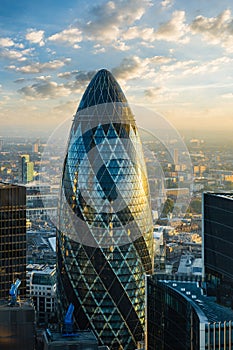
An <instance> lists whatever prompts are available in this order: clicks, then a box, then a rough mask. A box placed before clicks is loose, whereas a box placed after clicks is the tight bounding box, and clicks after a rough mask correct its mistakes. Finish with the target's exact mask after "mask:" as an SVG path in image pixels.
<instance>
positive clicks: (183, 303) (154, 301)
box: [146, 275, 233, 350]
mask: <svg viewBox="0 0 233 350" xmlns="http://www.w3.org/2000/svg"><path fill="white" fill-rule="evenodd" d="M146 340H147V350H187V349H192V350H205V349H206V350H207V349H215V350H230V349H232V346H233V310H232V309H231V308H228V307H225V306H221V305H219V304H218V303H217V302H216V299H213V297H209V296H207V295H206V284H205V283H204V282H202V281H201V280H200V279H198V277H196V278H195V279H190V278H189V279H188V278H187V279H186V280H185V278H183V280H182V279H181V278H180V279H179V280H178V279H177V280H176V279H175V278H171V276H156V275H154V276H148V278H147V336H146Z"/></svg>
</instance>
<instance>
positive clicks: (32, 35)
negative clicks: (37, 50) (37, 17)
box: [26, 29, 45, 46]
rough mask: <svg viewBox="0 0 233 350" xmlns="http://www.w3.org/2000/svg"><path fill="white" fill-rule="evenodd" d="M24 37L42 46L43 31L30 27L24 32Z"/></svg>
mask: <svg viewBox="0 0 233 350" xmlns="http://www.w3.org/2000/svg"><path fill="white" fill-rule="evenodd" d="M26 39H27V40H28V41H29V42H30V43H32V44H38V45H39V46H44V44H45V43H44V31H43V30H33V29H30V30H29V31H28V33H27V34H26Z"/></svg>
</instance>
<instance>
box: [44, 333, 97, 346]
mask: <svg viewBox="0 0 233 350" xmlns="http://www.w3.org/2000/svg"><path fill="white" fill-rule="evenodd" d="M44 337H45V339H46V342H47V344H48V343H55V342H57V343H64V344H65V343H67V342H69V343H76V344H77V343H78V344H80V343H81V344H85V343H87V344H93V345H96V348H97V346H98V341H97V338H96V336H95V335H94V333H93V332H92V331H90V330H78V331H77V332H76V335H74V336H72V335H69V336H67V335H65V334H62V333H60V332H57V331H51V330H49V331H45V332H44Z"/></svg>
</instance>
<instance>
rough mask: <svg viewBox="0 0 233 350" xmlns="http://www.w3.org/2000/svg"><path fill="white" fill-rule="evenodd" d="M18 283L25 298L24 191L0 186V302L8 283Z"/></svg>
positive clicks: (15, 186)
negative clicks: (19, 281) (17, 281)
mask: <svg viewBox="0 0 233 350" xmlns="http://www.w3.org/2000/svg"><path fill="white" fill-rule="evenodd" d="M17 278H18V279H20V280H21V287H20V295H21V296H22V297H25V295H26V189H25V187H23V186H17V185H12V184H4V183H0V299H2V298H8V295H9V289H10V286H11V283H13V282H15V280H16V279H17Z"/></svg>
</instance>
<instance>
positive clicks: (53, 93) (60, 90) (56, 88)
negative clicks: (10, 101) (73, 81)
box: [18, 81, 70, 100]
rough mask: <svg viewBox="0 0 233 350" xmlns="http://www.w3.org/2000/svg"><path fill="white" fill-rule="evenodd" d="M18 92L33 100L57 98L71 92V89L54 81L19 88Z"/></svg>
mask: <svg viewBox="0 0 233 350" xmlns="http://www.w3.org/2000/svg"><path fill="white" fill-rule="evenodd" d="M18 92H19V93H20V94H22V95H24V96H25V97H26V98H28V99H31V100H35V99H50V98H57V97H62V96H67V95H69V94H70V90H69V89H67V88H66V87H65V86H64V85H63V84H60V85H59V84H57V83H56V82H53V81H50V82H39V83H36V84H33V85H30V86H25V87H23V88H21V89H19V90H18Z"/></svg>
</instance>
